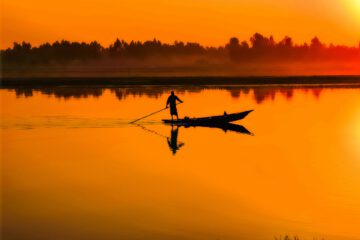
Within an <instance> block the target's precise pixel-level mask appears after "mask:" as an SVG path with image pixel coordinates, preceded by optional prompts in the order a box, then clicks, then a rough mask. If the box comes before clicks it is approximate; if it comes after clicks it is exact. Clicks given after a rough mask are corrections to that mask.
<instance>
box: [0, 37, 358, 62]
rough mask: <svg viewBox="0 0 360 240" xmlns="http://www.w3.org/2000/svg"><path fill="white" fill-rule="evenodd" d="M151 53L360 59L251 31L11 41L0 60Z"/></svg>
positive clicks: (335, 48)
mask: <svg viewBox="0 0 360 240" xmlns="http://www.w3.org/2000/svg"><path fill="white" fill-rule="evenodd" d="M153 56H162V57H169V56H174V57H182V56H202V57H204V58H218V57H225V58H230V59H231V60H232V61H234V62H244V61H246V62H257V61H268V60H271V61H348V60H360V43H359V46H358V47H348V46H342V45H333V44H330V45H326V44H324V43H322V42H321V41H320V40H319V39H318V38H317V37H315V38H313V39H312V40H311V42H310V43H304V44H295V43H294V42H293V40H292V38H290V37H285V38H284V39H282V40H280V41H278V42H277V41H275V40H274V38H273V37H272V36H270V37H266V36H263V35H261V34H259V33H256V34H254V35H253V36H252V37H251V38H250V40H249V41H240V40H239V39H238V38H235V37H233V38H231V39H230V41H229V42H228V43H227V44H226V45H225V46H220V47H204V46H202V45H200V44H199V43H191V42H187V43H184V42H181V41H175V42H174V43H173V44H167V43H162V42H160V41H159V40H156V39H154V40H152V41H145V42H140V41H131V42H126V41H124V40H119V39H116V41H115V42H114V43H113V44H111V45H110V46H109V47H107V48H105V47H103V46H101V45H100V44H99V43H98V42H96V41H93V42H90V43H85V42H81V43H80V42H70V41H66V40H63V41H60V42H59V41H56V42H54V43H52V44H50V43H44V44H41V45H40V46H37V47H33V46H32V45H31V44H30V43H27V42H22V43H16V42H15V43H14V45H13V47H12V48H8V49H6V50H1V60H2V64H3V65H6V64H15V65H23V64H48V63H68V62H72V61H87V60H94V59H101V58H114V59H145V58H148V57H153Z"/></svg>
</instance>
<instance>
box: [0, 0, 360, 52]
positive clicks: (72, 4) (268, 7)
mask: <svg viewBox="0 0 360 240" xmlns="http://www.w3.org/2000/svg"><path fill="white" fill-rule="evenodd" d="M1 5H2V6H1V9H2V10H1V24H2V34H1V38H0V48H6V47H9V46H11V45H12V43H13V42H14V41H29V42H31V43H33V44H35V45H38V44H40V43H43V42H46V41H50V42H52V41H55V40H61V39H68V40H71V41H91V40H98V41H99V42H100V43H102V44H104V45H105V46H107V45H108V44H110V43H111V42H113V41H114V39H115V38H116V37H119V38H122V39H125V40H132V39H135V40H147V39H153V38H157V39H160V40H161V41H164V42H173V41H174V40H183V41H196V42H200V43H201V44H204V45H214V46H217V45H223V44H224V43H225V42H227V41H228V39H229V38H230V37H232V36H237V37H239V38H241V39H248V38H249V37H250V36H251V35H252V34H253V33H255V32H260V33H263V34H265V35H270V34H273V35H274V37H275V39H280V38H282V37H283V36H285V35H289V36H292V37H293V38H294V40H295V42H297V43H300V42H304V41H309V40H310V39H311V38H312V37H313V36H315V35H316V36H318V37H319V38H320V39H322V40H323V41H324V42H327V43H329V42H333V43H338V44H346V45H356V46H357V45H358V42H359V41H360V0H312V1H304V0H277V1H273V0H196V1H194V0H193V1H190V0H171V1H169V0H151V1H150V0H121V1H118V0H76V1H74V0H62V1H45V0H21V1H20V0H2V1H1Z"/></svg>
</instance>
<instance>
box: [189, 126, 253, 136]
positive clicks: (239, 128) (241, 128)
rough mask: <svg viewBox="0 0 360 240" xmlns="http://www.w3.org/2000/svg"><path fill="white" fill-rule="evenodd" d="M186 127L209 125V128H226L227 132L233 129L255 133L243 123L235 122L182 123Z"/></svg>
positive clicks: (234, 130) (249, 133)
mask: <svg viewBox="0 0 360 240" xmlns="http://www.w3.org/2000/svg"><path fill="white" fill-rule="evenodd" d="M182 126H184V127H186V128H187V127H208V128H219V129H222V130H224V131H225V132H227V131H233V132H238V133H243V134H248V135H253V134H252V133H251V132H250V131H249V130H247V129H246V128H245V127H244V126H242V125H238V124H233V123H214V124H196V125H195V124H193V125H182Z"/></svg>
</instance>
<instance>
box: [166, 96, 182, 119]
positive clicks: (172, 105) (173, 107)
mask: <svg viewBox="0 0 360 240" xmlns="http://www.w3.org/2000/svg"><path fill="white" fill-rule="evenodd" d="M176 101H179V102H181V103H182V102H183V101H181V100H180V99H179V98H178V97H177V96H176V95H175V94H174V91H171V95H170V96H169V97H168V99H167V102H166V107H168V106H169V105H170V115H171V120H173V115H175V116H176V119H177V120H179V116H178V112H177V109H176Z"/></svg>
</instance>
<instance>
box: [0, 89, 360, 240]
mask: <svg viewBox="0 0 360 240" xmlns="http://www.w3.org/2000/svg"><path fill="white" fill-rule="evenodd" d="M171 90H172V89H171V88H169V87H155V86H143V87H122V88H100V87H97V88H95V87H93V88H92V87H78V88H77V87H56V88H37V89H35V88H33V89H31V88H15V89H1V90H0V93H1V102H2V103H1V104H2V110H1V111H2V113H1V120H2V122H1V145H2V149H1V159H2V171H1V174H2V197H1V199H2V233H3V239H4V240H7V239H11V240H17V239H19V240H23V239H32V240H37V239H39V240H48V239H59V240H62V239H66V240H72V239H74V240H80V239H84V240H92V239H94V240H98V239H99V240H100V239H101V240H107V239H109V240H113V239H114V240H115V239H130V240H132V239H146V240H148V239H201V240H202V239H214V240H216V239H229V240H230V239H259V240H260V239H261V240H266V239H269V240H273V239H275V238H280V237H281V236H282V237H284V236H285V235H290V236H298V237H299V238H300V239H301V240H302V239H309V240H310V239H314V238H316V239H322V238H324V239H326V240H331V239H360V227H359V226H360V87H357V86H332V87H323V88H320V87H305V86H286V87H285V86H278V87H274V86H268V87H229V86H222V87H204V88H203V87H192V88H191V87H175V88H174V90H175V93H176V94H177V95H178V96H179V98H180V99H182V100H183V101H184V103H183V104H181V105H179V106H178V111H179V114H180V116H182V117H183V116H185V115H186V116H190V117H192V116H210V115H219V114H223V112H224V111H226V112H227V113H232V112H240V111H245V110H249V109H254V112H252V113H250V114H249V115H248V116H247V117H246V118H245V119H243V120H241V121H239V122H236V124H240V125H242V126H243V127H244V128H243V129H247V131H248V132H247V131H241V132H236V131H231V130H227V131H224V130H222V129H217V128H203V127H196V128H194V127H189V128H184V127H180V128H175V127H173V128H172V127H171V126H167V125H164V124H162V123H161V119H163V118H168V117H169V116H168V115H169V113H168V111H163V112H161V113H159V114H156V115H153V116H151V117H149V118H147V119H145V120H144V121H141V122H138V123H139V124H137V125H134V124H128V122H130V121H131V120H134V119H136V118H139V117H141V116H143V115H146V114H148V113H151V112H153V111H156V110H159V109H161V108H163V107H164V106H165V102H166V99H167V96H168V94H169V92H170V91H171Z"/></svg>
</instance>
